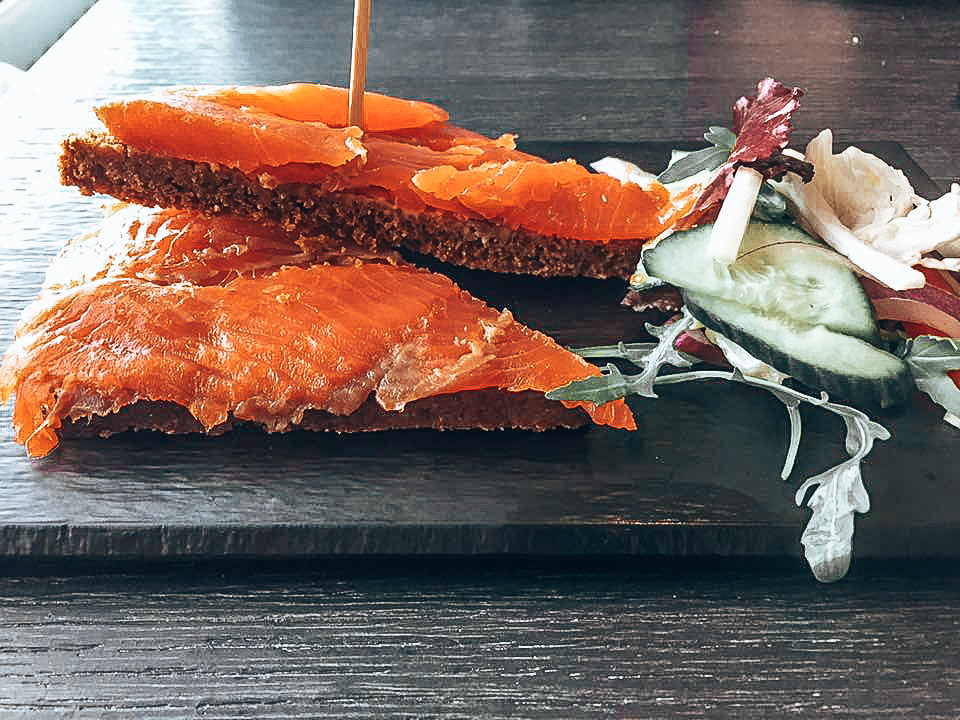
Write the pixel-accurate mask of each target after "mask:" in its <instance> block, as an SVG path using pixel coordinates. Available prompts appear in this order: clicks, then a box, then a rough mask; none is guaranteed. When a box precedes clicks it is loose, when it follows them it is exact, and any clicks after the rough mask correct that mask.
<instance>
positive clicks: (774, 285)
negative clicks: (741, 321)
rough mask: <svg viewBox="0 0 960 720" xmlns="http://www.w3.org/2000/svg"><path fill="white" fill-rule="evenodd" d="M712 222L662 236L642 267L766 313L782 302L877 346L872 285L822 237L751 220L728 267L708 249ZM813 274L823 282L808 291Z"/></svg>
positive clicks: (790, 312) (786, 309)
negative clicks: (806, 286)
mask: <svg viewBox="0 0 960 720" xmlns="http://www.w3.org/2000/svg"><path fill="white" fill-rule="evenodd" d="M712 229H713V226H712V225H701V226H699V227H695V228H692V229H690V230H685V231H682V232H679V233H676V234H674V235H671V236H670V237H667V238H664V239H663V240H661V241H660V242H659V243H657V244H656V245H654V246H653V247H651V248H649V249H647V250H645V251H644V252H643V256H642V264H643V267H644V269H645V270H646V271H647V272H648V273H649V274H650V275H651V276H653V277H656V278H658V279H660V280H663V281H665V282H667V283H670V284H671V285H674V286H676V287H678V288H685V289H687V290H690V291H693V292H696V293H698V294H703V295H709V296H713V297H720V298H725V299H728V300H732V301H735V302H739V303H741V304H745V307H753V308H754V309H755V310H757V311H760V312H764V313H765V314H766V313H767V312H772V313H776V312H778V308H779V309H780V310H779V311H780V312H783V313H785V314H786V315H787V317H786V320H788V321H789V322H793V323H795V322H806V323H808V324H810V325H811V326H812V325H824V326H825V327H827V328H829V329H831V330H833V331H835V332H839V333H842V334H844V335H851V336H854V337H859V338H861V339H863V340H865V341H867V342H869V343H872V344H875V345H876V344H877V343H878V342H879V336H878V333H877V328H876V318H875V313H874V310H873V305H872V304H871V302H870V300H869V298H868V297H867V294H866V292H864V290H863V287H862V286H861V285H860V282H859V281H858V280H857V278H856V276H855V275H854V273H853V272H852V270H850V268H849V266H848V265H847V264H846V262H845V261H844V260H843V259H842V258H840V257H839V256H838V255H837V254H836V253H835V252H834V251H833V250H831V249H830V248H827V247H826V246H824V245H823V243H821V242H819V241H817V240H815V239H814V238H812V237H811V236H810V235H808V234H807V233H805V232H804V231H803V230H801V229H800V228H799V227H797V226H795V225H786V224H780V223H769V222H758V221H752V222H751V223H750V225H749V226H748V227H747V231H746V233H745V234H744V239H743V243H742V245H741V254H740V257H738V259H737V260H736V261H735V262H734V263H733V265H731V266H730V268H729V270H723V269H722V268H720V267H719V266H718V265H717V264H716V262H715V261H714V260H713V258H712V256H711V255H710V254H709V251H708V249H707V246H708V244H709V240H710V235H711V233H712ZM778 254H779V258H778V257H777V256H778ZM811 275H813V276H814V277H816V278H820V279H822V282H823V283H824V284H823V285H821V287H820V289H819V290H815V289H813V288H812V287H811V290H810V292H811V294H810V295H807V296H805V295H804V294H803V293H804V292H806V291H805V289H804V285H803V283H804V281H805V280H806V278H808V277H810V276H811ZM811 282H812V280H811ZM791 284H793V285H795V287H791ZM830 288H835V292H832V293H831V292H830V290H829V289H830ZM744 293H746V297H744V296H743V295H744ZM801 301H803V302H801ZM814 304H817V305H822V306H823V307H815V306H814ZM804 313H806V314H807V315H809V317H805V318H803V319H802V320H801V319H800V317H798V316H797V315H799V316H801V317H802V316H803V315H804Z"/></svg>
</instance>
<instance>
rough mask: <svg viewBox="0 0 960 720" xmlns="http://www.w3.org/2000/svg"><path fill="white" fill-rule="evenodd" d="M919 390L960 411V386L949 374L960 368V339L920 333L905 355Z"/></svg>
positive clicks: (954, 413) (940, 403)
mask: <svg viewBox="0 0 960 720" xmlns="http://www.w3.org/2000/svg"><path fill="white" fill-rule="evenodd" d="M904 360H905V361H906V363H907V365H908V366H909V368H910V372H911V373H912V374H913V382H914V384H915V385H916V386H917V388H918V389H919V390H921V391H922V392H925V393H926V394H927V395H929V396H930V399H931V400H933V401H934V402H935V403H937V404H938V405H940V406H941V407H943V408H944V409H945V410H946V411H947V412H948V413H950V414H951V415H960V389H958V388H957V386H956V384H955V383H954V382H953V380H952V379H951V378H950V377H949V376H948V375H947V371H948V370H958V369H960V340H954V339H951V338H942V337H935V336H933V335H919V336H918V337H915V338H914V339H913V340H912V341H911V342H910V344H909V346H908V348H907V354H906V357H904Z"/></svg>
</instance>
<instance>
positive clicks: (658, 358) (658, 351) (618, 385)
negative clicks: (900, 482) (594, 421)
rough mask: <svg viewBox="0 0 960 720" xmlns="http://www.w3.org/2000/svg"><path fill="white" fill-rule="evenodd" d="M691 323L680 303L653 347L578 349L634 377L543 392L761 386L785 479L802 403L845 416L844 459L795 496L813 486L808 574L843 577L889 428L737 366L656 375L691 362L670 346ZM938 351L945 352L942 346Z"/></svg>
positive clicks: (611, 393) (608, 374) (602, 397)
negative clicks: (865, 468) (775, 420)
mask: <svg viewBox="0 0 960 720" xmlns="http://www.w3.org/2000/svg"><path fill="white" fill-rule="evenodd" d="M694 323H695V321H694V320H693V318H692V316H691V315H690V313H689V311H687V309H686V308H684V309H683V316H682V317H681V319H680V320H677V321H676V322H673V323H670V324H668V325H664V326H662V327H654V326H650V325H648V326H647V327H648V330H650V332H651V333H652V334H653V335H654V336H656V337H657V338H658V341H659V342H658V344H657V345H656V346H655V347H653V348H652V349H646V348H648V347H649V345H640V344H638V345H625V344H624V343H620V344H618V345H609V346H605V347H596V348H588V349H586V350H582V351H580V352H581V353H582V354H583V355H584V356H588V357H603V356H605V355H604V353H605V352H608V353H609V354H608V355H606V356H607V357H616V358H619V359H622V360H629V361H630V362H632V363H633V364H634V365H637V366H638V367H641V368H643V370H642V372H641V373H640V374H639V375H624V374H623V373H621V372H620V370H619V369H618V368H616V367H615V366H614V365H612V364H611V365H607V367H606V369H605V371H604V373H603V374H602V375H600V377H596V378H588V379H586V380H580V381H576V382H573V383H571V384H569V385H567V386H566V387H563V388H559V389H557V390H552V391H550V392H549V393H547V397H548V398H551V399H554V400H566V401H589V402H594V403H597V404H602V403H604V402H609V401H610V400H614V399H617V398H621V397H624V396H625V395H628V394H631V393H637V394H639V395H643V396H646V397H656V393H655V392H654V390H653V388H654V386H655V385H669V384H674V383H682V382H691V381H694V380H707V379H725V380H729V381H731V382H739V383H744V384H746V385H753V386H755V387H760V388H762V389H764V390H767V391H768V392H770V393H771V394H772V395H773V396H774V397H776V398H777V399H778V400H779V401H780V402H781V403H783V405H784V407H785V408H786V410H787V414H788V416H789V419H790V446H789V448H788V450H787V458H786V461H785V462H784V466H783V471H782V472H781V478H782V479H784V480H785V479H786V478H787V477H789V475H790V473H791V472H792V470H793V464H794V461H795V458H796V454H797V448H798V447H799V444H800V436H801V433H802V428H801V423H800V411H799V406H800V404H801V403H807V404H810V405H814V406H816V407H819V408H822V409H824V410H826V411H828V412H831V413H833V414H835V415H838V416H839V417H841V418H843V421H844V424H845V427H846V436H845V438H844V447H845V448H846V451H847V453H848V454H849V455H850V457H849V458H848V459H847V460H845V461H843V462H841V463H839V464H837V465H836V466H834V467H832V468H829V469H828V470H826V471H824V472H822V473H820V474H819V475H816V476H814V477H811V478H808V479H807V480H805V481H804V482H803V483H802V484H801V485H800V487H799V488H798V490H797V492H796V495H795V501H796V503H797V505H798V506H801V507H802V506H803V504H804V500H805V498H806V496H807V494H808V492H809V491H810V490H811V488H815V489H814V491H813V494H812V495H810V498H809V500H807V502H806V504H807V506H808V507H809V508H810V509H811V510H812V515H811V517H810V521H809V522H808V523H807V526H806V528H805V529H804V531H803V534H802V536H801V538H800V542H801V544H802V545H803V548H804V557H806V559H807V562H808V563H809V565H810V567H811V569H812V571H813V574H814V577H816V578H817V579H818V580H819V581H821V582H834V581H836V580H839V579H841V578H842V577H843V576H844V575H846V573H847V570H848V569H849V567H850V558H851V557H852V554H853V531H854V516H855V514H856V513H865V512H867V511H868V510H869V509H870V498H869V495H868V494H867V489H866V487H865V486H864V484H863V478H862V476H861V462H862V461H863V459H864V458H865V457H866V456H867V454H868V453H869V452H870V450H871V449H872V448H873V443H874V441H875V440H886V439H888V438H889V437H890V433H889V432H888V431H887V429H886V428H884V427H883V426H882V425H880V424H878V423H875V422H873V421H872V420H870V418H868V417H867V416H866V415H865V414H864V413H862V412H861V411H860V410H857V409H856V408H851V407H848V406H846V405H840V404H838V403H833V402H830V401H829V399H828V397H827V395H826V393H824V394H822V395H821V396H820V397H813V396H810V395H807V394H805V393H802V392H800V391H799V390H794V389H793V388H789V387H786V386H784V385H781V384H779V383H777V382H773V381H770V380H764V379H761V378H756V377H751V376H748V375H744V374H743V373H742V372H740V371H739V370H737V369H734V370H733V371H732V372H730V371H727V370H688V371H682V372H676V373H671V374H668V375H658V373H659V371H660V368H662V367H663V366H664V365H666V364H670V365H675V366H677V367H686V366H689V365H690V364H691V363H690V361H689V360H688V359H687V358H686V357H684V356H683V354H682V353H680V352H678V351H677V350H676V348H675V343H676V340H677V337H679V335H680V333H682V332H684V331H685V330H687V329H689V328H690V327H691V326H692V325H693V324H694ZM950 342H951V343H953V344H952V345H951V348H952V350H953V354H952V355H950V356H951V358H952V360H950V361H944V362H946V363H947V364H951V363H952V362H953V361H954V360H956V359H958V358H960V343H958V342H957V341H950ZM923 346H924V343H921V350H918V351H916V352H917V353H918V355H919V357H921V358H925V357H926V356H927V355H928V354H929V353H928V352H924V351H923V350H922V348H923ZM941 351H942V348H941ZM944 354H948V353H946V352H944ZM933 374H935V373H933ZM957 400H960V391H957ZM958 409H960V408H958Z"/></svg>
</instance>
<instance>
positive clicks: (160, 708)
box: [0, 566, 960, 720]
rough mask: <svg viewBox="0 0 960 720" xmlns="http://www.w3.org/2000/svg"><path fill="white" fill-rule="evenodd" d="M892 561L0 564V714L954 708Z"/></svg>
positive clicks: (947, 675) (953, 599) (950, 663)
mask: <svg viewBox="0 0 960 720" xmlns="http://www.w3.org/2000/svg"><path fill="white" fill-rule="evenodd" d="M908 578H909V580H907V581H905V577H904V576H889V575H883V574H882V573H881V574H880V575H879V576H876V575H875V576H873V577H871V578H869V579H864V578H856V577H854V578H851V579H850V580H849V581H848V582H847V583H845V584H844V585H842V586H834V587H832V588H831V589H830V591H825V590H824V589H822V588H817V587H814V586H811V584H810V583H809V582H808V580H807V579H806V578H805V577H802V576H796V575H790V574H782V573H765V572H757V571H756V570H754V571H753V572H752V573H749V574H740V573H738V572H731V571H714V572H710V571H705V570H703V569H702V568H701V570H700V571H699V574H698V575H697V576H695V577H691V576H690V575H687V574H684V573H681V572H677V571H672V572H671V571H658V572H650V573H645V572H639V571H635V570H630V569H628V568H621V569H620V570H618V571H617V572H616V573H613V572H610V573H607V572H597V571H590V572H583V571H582V569H580V570H579V571H574V570H567V571H563V570H557V569H552V570H550V569H540V568H514V569H503V568H500V569H490V568H487V569H483V568H469V567H468V568H462V567H461V568H460V569H459V570H458V569H457V568H454V567H452V566H445V567H442V568H438V569H437V570H436V571H434V572H431V571H423V570H421V571H419V572H411V571H410V570H409V569H408V568H407V569H400V570H396V569H394V570H391V569H389V568H365V569H360V570H354V571H350V570H343V569H341V570H340V571H338V572H336V573H329V572H327V573H325V572H308V571H307V572H301V573H299V574H296V575H291V574H284V573H275V574H261V575H253V576H249V575H240V576H234V575H229V574H228V575H225V576H211V575H207V574H204V573H199V574H191V573H189V572H183V571H181V572H178V573H176V574H172V575H167V574H159V575H146V576H144V575H131V576H111V577H107V578H103V577H95V576H79V577H56V576H54V577H45V578H40V579H37V578H23V579H8V580H0V646H2V647H3V651H2V653H0V713H2V714H3V715H4V716H5V717H15V716H17V714H18V713H28V712H37V711H39V712H41V713H44V714H45V715H46V716H47V717H71V718H100V717H137V718H173V717H205V718H238V717H258V718H296V717H315V718H321V717H322V718H326V717H399V716H410V717H445V718H478V719H489V720H493V719H494V718H514V719H517V718H551V719H552V718H557V717H580V718H660V717H678V718H688V717H689V718H694V717H716V718H721V717H765V718H780V717H797V716H800V717H835V718H836V717H869V718H902V717H923V718H927V719H929V720H934V719H940V718H942V719H944V720H945V719H947V718H955V717H956V715H957V711H958V709H960V670H958V668H957V665H956V662H955V658H956V654H957V651H958V650H960V646H958V640H960V621H958V610H960V593H958V587H957V584H956V583H955V582H953V581H952V580H951V579H949V578H944V577H940V576H925V577H923V578H918V577H916V576H908ZM918 580H919V581H920V582H917V581H918Z"/></svg>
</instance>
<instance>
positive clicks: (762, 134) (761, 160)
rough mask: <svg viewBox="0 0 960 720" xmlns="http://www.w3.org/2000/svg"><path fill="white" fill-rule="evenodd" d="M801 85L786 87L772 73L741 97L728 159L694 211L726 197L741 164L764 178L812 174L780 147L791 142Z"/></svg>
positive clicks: (736, 107)
mask: <svg viewBox="0 0 960 720" xmlns="http://www.w3.org/2000/svg"><path fill="white" fill-rule="evenodd" d="M803 94H804V93H803V90H801V89H800V88H797V87H795V88H788V87H787V86H786V85H783V84H782V83H780V82H778V81H777V80H774V79H773V78H771V77H768V78H765V79H763V80H761V81H760V82H759V83H757V96H756V97H755V98H748V97H742V98H740V99H739V100H738V101H737V102H736V103H735V104H734V106H733V132H734V133H736V136H737V142H736V143H735V144H734V146H733V150H732V151H731V152H730V157H729V158H728V159H727V162H726V163H724V165H723V166H722V167H721V169H720V171H719V172H718V173H717V175H716V176H715V177H714V178H713V180H712V181H711V182H710V184H709V185H708V186H707V187H706V188H705V189H704V191H703V193H702V194H701V195H700V199H699V200H698V201H697V204H696V206H695V207H694V212H697V211H701V210H705V209H706V208H710V207H712V206H714V205H719V203H721V202H722V201H723V198H724V197H726V194H727V191H728V190H729V189H730V184H731V183H732V182H733V174H734V172H735V171H736V169H737V168H738V167H739V166H740V165H749V166H750V167H753V168H754V169H756V170H757V171H758V172H760V173H761V174H762V175H763V176H764V177H765V178H772V177H776V176H777V175H780V174H782V173H784V172H786V171H788V170H790V171H793V172H797V171H798V170H799V171H800V172H802V173H804V174H808V175H809V176H810V177H812V167H806V165H807V164H804V163H802V162H799V161H797V160H796V159H795V158H794V159H792V160H789V161H788V160H787V159H786V158H787V157H788V156H785V155H783V154H782V152H781V151H782V150H783V149H784V148H785V147H787V144H788V143H789V142H790V134H791V132H793V125H792V123H791V116H792V114H793V112H794V111H795V110H796V109H797V108H798V107H800V98H801V97H802V96H803Z"/></svg>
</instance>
